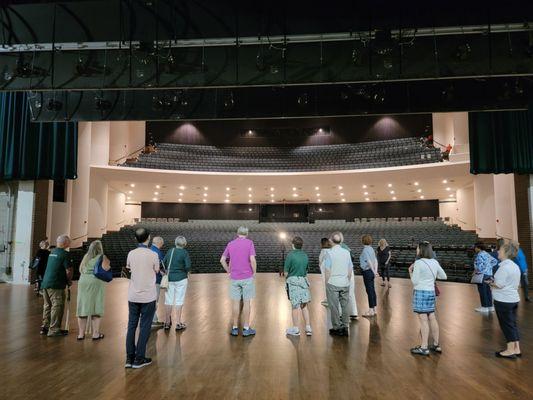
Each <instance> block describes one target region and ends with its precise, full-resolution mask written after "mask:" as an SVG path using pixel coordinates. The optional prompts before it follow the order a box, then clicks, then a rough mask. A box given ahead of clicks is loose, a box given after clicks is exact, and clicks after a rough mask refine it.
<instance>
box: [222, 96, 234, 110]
mask: <svg viewBox="0 0 533 400" xmlns="http://www.w3.org/2000/svg"><path fill="white" fill-rule="evenodd" d="M233 107H235V99H234V98H233V92H229V93H228V94H227V95H226V97H225V98H224V108H225V109H226V110H231V109H232V108H233Z"/></svg>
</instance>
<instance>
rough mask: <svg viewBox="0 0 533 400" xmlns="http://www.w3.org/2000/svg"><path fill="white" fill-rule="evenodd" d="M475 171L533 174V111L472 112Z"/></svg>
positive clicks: (472, 171)
mask: <svg viewBox="0 0 533 400" xmlns="http://www.w3.org/2000/svg"><path fill="white" fill-rule="evenodd" d="M468 117H469V118H468V119H469V129H470V172H471V173H472V174H501V173H503V174H508V173H518V174H531V173H533V111H532V108H531V107H530V109H529V111H494V112H471V113H469V116H468Z"/></svg>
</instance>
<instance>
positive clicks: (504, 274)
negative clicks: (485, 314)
mask: <svg viewBox="0 0 533 400" xmlns="http://www.w3.org/2000/svg"><path fill="white" fill-rule="evenodd" d="M517 253H518V243H516V242H514V241H509V242H505V243H504V244H503V245H502V246H501V247H500V248H499V250H498V259H499V260H500V264H499V267H498V271H496V273H495V274H494V278H493V279H492V280H491V279H488V280H487V282H488V283H490V285H491V286H492V297H493V299H494V308H495V309H496V316H497V317H498V322H499V323H500V328H501V330H502V331H503V335H504V336H505V340H506V341H507V349H505V350H502V351H498V352H496V357H501V358H509V359H516V357H521V356H522V353H521V351H520V342H519V340H520V335H519V332H518V325H517V322H516V311H517V309H518V303H519V302H520V295H519V294H518V286H519V285H520V275H521V272H520V267H519V266H518V265H516V264H515V263H514V261H513V259H514V258H515V257H516V255H517Z"/></svg>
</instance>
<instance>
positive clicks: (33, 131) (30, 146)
mask: <svg viewBox="0 0 533 400" xmlns="http://www.w3.org/2000/svg"><path fill="white" fill-rule="evenodd" d="M0 107H1V109H0V179H2V180H34V179H76V177H77V175H76V172H77V171H76V168H77V157H78V154H77V153H78V131H77V123H75V122H31V118H30V117H31V113H30V107H29V105H28V100H27V94H26V93H22V92H3V93H0Z"/></svg>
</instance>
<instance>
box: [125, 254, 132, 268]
mask: <svg viewBox="0 0 533 400" xmlns="http://www.w3.org/2000/svg"><path fill="white" fill-rule="evenodd" d="M126 268H127V269H129V270H130V271H131V264H130V253H128V257H127V258H126Z"/></svg>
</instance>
